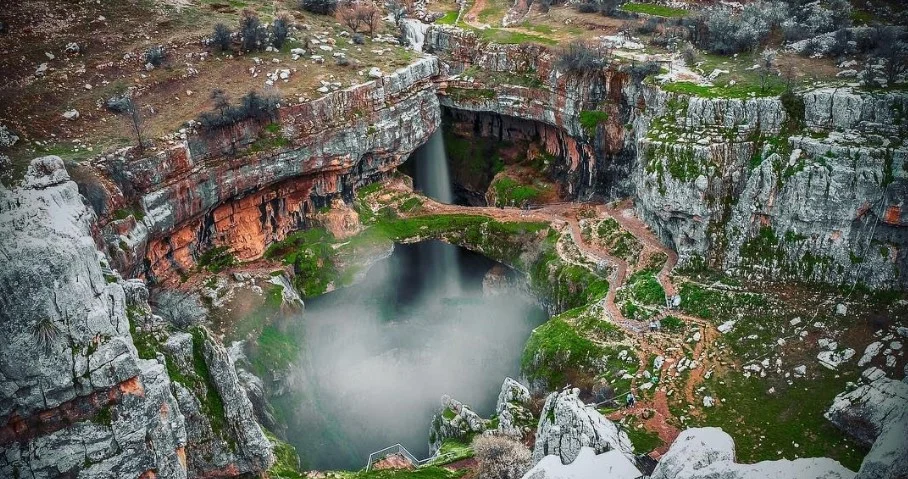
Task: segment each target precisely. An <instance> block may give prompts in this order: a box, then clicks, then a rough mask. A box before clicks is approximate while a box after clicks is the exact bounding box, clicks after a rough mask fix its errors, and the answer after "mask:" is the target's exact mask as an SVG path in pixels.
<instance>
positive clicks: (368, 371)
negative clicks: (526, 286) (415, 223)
mask: <svg viewBox="0 0 908 479" xmlns="http://www.w3.org/2000/svg"><path fill="white" fill-rule="evenodd" d="M438 248H441V249H449V250H451V251H453V252H454V253H455V257H457V260H458V261H459V262H460V265H461V266H462V267H463V277H462V281H463V284H462V288H461V289H460V290H459V291H458V292H457V293H456V294H453V295H452V294H448V292H447V290H445V289H444V288H443V286H442V285H444V284H445V282H443V281H439V276H445V275H446V273H445V271H443V270H438V269H436V268H437V263H429V264H426V263H424V262H423V261H422V259H423V258H426V257H431V256H432V254H431V253H430V252H431V251H437V249H438ZM494 264H495V263H494V262H492V261H490V260H488V259H486V258H484V257H482V256H479V255H476V254H473V253H470V252H468V251H465V250H459V248H457V247H456V246H451V245H448V244H443V243H434V244H432V243H419V244H415V245H400V246H397V247H396V251H395V253H394V254H393V255H392V256H391V257H389V258H388V259H386V260H384V261H382V262H380V263H378V264H376V265H375V266H374V267H373V268H372V269H371V270H370V271H369V274H368V275H367V278H366V279H365V281H364V282H363V283H361V284H359V285H356V286H354V287H351V288H348V289H343V290H339V291H336V292H333V293H329V294H327V295H324V296H321V297H318V298H314V299H312V300H309V301H308V303H307V308H306V312H305V313H304V314H303V317H302V318H301V320H302V321H303V322H304V330H305V332H304V333H303V337H301V338H300V341H301V343H302V346H303V350H304V351H305V352H304V354H303V357H302V358H300V361H299V362H298V366H297V368H296V370H295V371H294V373H293V379H294V383H295V384H296V386H295V392H296V393H298V396H297V397H296V398H295V399H294V402H293V403H292V404H285V403H283V402H281V401H278V404H279V405H283V406H285V407H289V408H290V410H289V411H287V412H288V413H289V414H286V416H287V417H290V418H292V419H291V421H290V423H289V424H287V426H288V439H289V441H290V442H291V443H292V444H293V445H295V446H296V447H297V449H298V451H299V453H300V456H301V457H302V458H303V461H304V462H305V464H306V466H308V467H310V468H313V469H323V470H324V469H358V468H361V467H363V466H364V465H365V462H366V459H367V458H368V455H369V453H370V452H372V451H375V450H378V449H381V448H383V447H385V446H391V445H393V444H395V443H398V442H400V443H401V444H403V445H404V446H405V447H406V448H407V449H409V450H410V451H411V452H413V453H414V454H415V455H416V456H418V457H420V458H422V457H426V456H427V455H428V444H427V443H428V430H429V424H430V421H431V418H432V414H433V413H434V412H435V411H437V410H439V409H440V398H441V396H442V395H443V394H450V395H451V396H452V397H454V398H457V399H458V400H461V401H464V402H465V403H467V404H470V405H471V406H473V407H474V408H475V409H476V410H477V411H478V412H479V413H480V414H483V415H485V416H488V415H489V414H491V413H492V412H493V410H494V406H495V400H496V399H497V396H498V391H499V388H500V387H501V382H502V380H503V379H504V378H505V377H506V376H516V375H519V371H520V354H521V352H522V351H523V347H524V344H525V343H526V340H527V338H528V337H529V334H530V331H531V330H532V329H533V328H534V327H535V326H537V325H539V324H540V323H542V322H543V321H544V320H545V318H546V317H545V313H544V312H543V311H542V310H540V309H539V308H538V307H536V306H535V305H534V304H533V303H532V301H531V298H529V297H527V296H525V295H523V294H522V293H519V292H517V291H513V292H509V293H507V294H502V295H499V296H490V297H484V296H483V294H482V277H483V275H484V274H485V273H486V272H487V271H488V270H489V268H490V267H491V266H493V265H494ZM509 291H510V290H509Z"/></svg>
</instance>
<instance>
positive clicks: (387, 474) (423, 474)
mask: <svg viewBox="0 0 908 479" xmlns="http://www.w3.org/2000/svg"><path fill="white" fill-rule="evenodd" d="M465 473H466V470H459V471H450V470H448V469H445V468H443V467H438V466H424V467H420V468H419V469H414V470H412V471H408V470H406V469H373V470H371V471H368V472H366V471H358V472H351V473H342V474H341V475H340V476H339V477H340V478H341V479H457V478H459V477H461V476H463V475H464V474H465Z"/></svg>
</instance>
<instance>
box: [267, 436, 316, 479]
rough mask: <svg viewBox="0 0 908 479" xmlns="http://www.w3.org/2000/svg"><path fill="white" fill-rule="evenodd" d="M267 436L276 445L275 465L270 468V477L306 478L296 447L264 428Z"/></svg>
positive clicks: (270, 478)
mask: <svg viewBox="0 0 908 479" xmlns="http://www.w3.org/2000/svg"><path fill="white" fill-rule="evenodd" d="M262 431H264V432H265V437H267V438H268V440H269V441H270V442H271V445H272V446H274V458H275V461H274V465H272V466H271V467H270V468H268V473H267V474H268V478H269V479H304V478H305V477H306V476H305V475H303V473H302V472H301V471H300V468H299V466H300V458H299V455H298V454H297V452H296V448H295V447H293V446H291V445H290V444H287V443H286V442H284V441H281V440H280V439H278V438H277V437H275V435H274V434H272V433H271V431H269V430H267V429H265V428H262Z"/></svg>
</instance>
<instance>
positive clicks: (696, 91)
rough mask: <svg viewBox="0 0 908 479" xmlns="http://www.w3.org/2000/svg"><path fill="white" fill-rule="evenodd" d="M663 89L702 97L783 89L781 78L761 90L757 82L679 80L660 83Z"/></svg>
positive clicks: (771, 92) (758, 94) (774, 93)
mask: <svg viewBox="0 0 908 479" xmlns="http://www.w3.org/2000/svg"><path fill="white" fill-rule="evenodd" d="M661 88H662V89H663V90H665V91H669V92H674V93H683V94H687V95H692V96H698V97H703V98H751V97H764V96H779V95H781V94H782V93H783V92H784V91H785V85H784V84H782V82H781V80H778V81H773V82H771V83H770V84H769V85H767V87H766V89H765V90H763V89H761V88H760V86H759V85H757V84H752V83H741V82H739V83H735V84H734V85H714V86H705V85H697V84H696V83H691V82H686V81H679V82H670V83H665V84H663V85H661Z"/></svg>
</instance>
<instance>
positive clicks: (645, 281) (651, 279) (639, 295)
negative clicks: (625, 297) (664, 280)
mask: <svg viewBox="0 0 908 479" xmlns="http://www.w3.org/2000/svg"><path fill="white" fill-rule="evenodd" d="M626 284H627V288H629V289H630V295H631V297H632V298H634V300H636V301H637V302H639V303H642V304H645V305H654V306H658V305H663V304H665V290H664V289H663V288H662V285H661V284H659V281H658V280H657V279H656V277H655V276H654V275H653V273H651V272H649V271H637V272H636V273H634V274H632V275H631V276H630V278H628V279H627V283H626Z"/></svg>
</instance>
